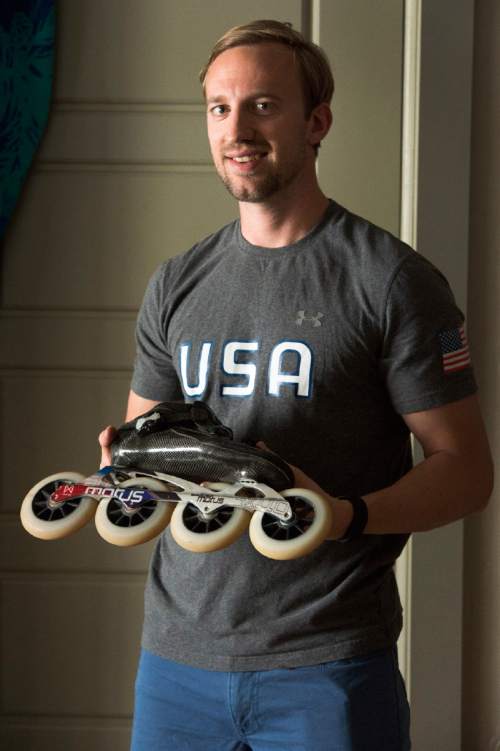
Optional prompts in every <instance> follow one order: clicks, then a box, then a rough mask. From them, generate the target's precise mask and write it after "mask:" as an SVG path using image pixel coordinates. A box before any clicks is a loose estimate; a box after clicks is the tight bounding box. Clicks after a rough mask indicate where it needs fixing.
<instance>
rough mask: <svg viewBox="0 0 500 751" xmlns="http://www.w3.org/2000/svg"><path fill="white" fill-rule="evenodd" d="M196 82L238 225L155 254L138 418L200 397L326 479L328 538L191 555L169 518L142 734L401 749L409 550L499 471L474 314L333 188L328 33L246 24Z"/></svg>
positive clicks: (485, 493) (140, 713) (136, 749)
mask: <svg viewBox="0 0 500 751" xmlns="http://www.w3.org/2000/svg"><path fill="white" fill-rule="evenodd" d="M202 82H203V85H204V93H205V98H206V103H207V124H208V135H209V141H210V146H211V151H212V156H213V159H214V163H215V166H216V168H217V171H218V173H219V175H220V177H221V179H222V180H223V182H224V184H225V185H226V187H227V189H228V190H229V191H230V192H231V194H232V195H233V196H234V197H235V198H236V199H237V201H238V204H239V222H235V223H233V224H231V225H228V226H227V227H225V228H223V229H222V230H220V231H219V232H217V233H215V234H214V235H212V236H210V237H209V238H206V239H205V240H203V241H201V242H200V243H199V244H198V245H196V246H195V247H194V248H192V249H191V250H190V251H189V252H188V253H185V254H183V255H181V256H178V257H176V258H174V259H172V260H171V261H169V262H168V263H166V264H163V265H162V266H161V267H160V269H158V271H157V272H156V273H155V274H154V276H153V278H152V280H151V282H150V284H149V286H148V289H147V291H146V296H145V300H144V303H143V306H142V308H141V312H140V315H139V319H138V325H137V358H136V364H135V370H134V377H133V381H132V389H131V392H130V397H129V404H128V411H127V419H128V420H129V419H133V418H134V417H135V416H137V415H139V414H141V413H143V412H145V411H146V410H148V409H150V408H151V407H153V406H154V405H155V404H157V403H158V402H159V401H162V400H167V399H175V398H179V399H182V398H187V399H204V400H205V401H207V402H208V403H209V404H210V406H211V407H212V408H213V409H214V411H215V413H216V414H217V415H218V417H219V418H220V419H221V420H222V422H224V423H225V424H228V425H229V426H230V427H232V428H233V430H234V432H235V437H236V438H237V439H238V440H255V439H260V440H264V441H265V442H266V444H268V445H269V446H270V447H271V448H273V449H274V450H275V451H277V452H278V453H280V454H281V455H282V456H283V458H285V459H286V460H287V461H288V462H290V463H291V464H292V465H294V472H295V479H296V485H297V486H298V487H308V488H311V489H313V490H316V491H317V492H319V493H322V494H323V495H324V496H325V497H326V498H327V499H328V500H329V502H330V503H331V506H332V511H333V527H332V540H328V541H326V542H325V543H323V545H321V546H320V547H319V548H318V549H317V550H315V551H314V552H313V553H311V554H309V555H308V556H305V557H303V558H301V559H298V560H295V561H289V562H282V561H281V562H280V561H271V560H269V559H265V558H263V557H262V556H260V555H259V554H258V553H256V551H255V550H254V549H253V548H252V547H251V545H250V544H249V542H248V540H247V539H246V537H245V536H244V537H243V538H241V539H240V540H238V541H237V542H236V543H234V544H233V545H231V546H230V547H229V548H227V549H226V550H222V551H218V552H216V553H211V554H208V555H194V554H192V553H188V552H187V551H184V550H182V549H181V548H179V547H178V546H177V545H176V544H175V543H174V542H173V540H172V539H171V536H170V534H169V533H168V532H167V533H165V534H164V535H162V538H161V539H160V541H159V543H158V545H157V548H156V550H155V553H154V555H153V559H152V565H151V571H150V577H149V581H148V586H147V592H146V615H145V623H144V634H143V653H142V657H141V663H140V667H139V673H138V678H137V684H136V690H137V694H136V712H135V719H134V733H133V741H132V743H133V745H132V748H133V751H142V749H146V748H147V749H151V748H155V749H173V750H176V751H177V750H180V749H189V751H198V749H199V750H200V751H201V750H202V749H203V751H225V750H226V749H227V750H228V751H229V750H230V749H231V750H235V749H248V748H250V749H252V751H268V750H270V749H280V750H281V749H283V750H285V749H286V751H288V750H290V751H291V750H292V749H307V751H323V750H324V751H328V750H329V749H332V750H333V749H339V750H340V749H341V750H342V751H348V750H349V751H350V750H356V751H372V750H373V751H375V750H377V751H393V750H394V751H396V749H397V750H398V751H402V750H403V749H408V748H410V740H409V712H408V703H407V700H406V695H405V692H404V686H403V684H402V681H401V676H400V674H399V671H398V668H397V662H396V656H395V643H396V640H397V637H398V635H399V632H400V629H401V607H400V604H399V599H398V595H397V590H396V585H395V579H394V574H393V564H394V561H395V560H396V558H397V556H398V555H399V554H400V552H401V550H402V549H403V547H404V544H405V542H406V540H407V537H408V534H409V533H411V532H414V531H423V530H428V529H432V528H434V527H438V526H440V525H444V524H447V523H449V522H452V521H454V520H456V519H459V518H461V517H464V516H465V515H467V514H469V513H472V512H475V511H479V510H481V509H482V508H483V507H484V506H485V505H486V503H487V500H488V498H489V495H490V493H491V488H492V465H491V458H490V453H489V448H488V443H487V439H486V436H485V433H484V428H483V423H482V419H481V416H480V412H479V408H478V403H477V399H476V396H475V392H476V386H475V382H474V378H473V374H472V369H471V364H470V358H469V354H468V348H467V344H466V339H465V333H464V329H463V317H462V315H461V313H460V311H459V310H458V309H457V308H456V305H455V302H454V300H453V296H452V294H451V291H450V289H449V287H448V285H447V282H446V280H445V279H444V278H443V277H442V275H441V274H440V273H439V272H438V271H437V270H436V269H435V268H434V267H433V266H431V264H429V263H428V262H427V261H425V259H423V258H421V257H420V256H418V255H417V254H416V253H414V252H413V251H412V250H411V249H409V248H408V247H406V246H404V245H403V244H402V243H400V242H399V241H398V240H397V239H396V238H394V237H392V236H391V235H389V234H388V233H386V232H384V231H382V230H380V229H379V228H376V227H374V226H373V225H371V224H370V223H369V222H366V221H364V220H363V219H361V218H359V217H356V216H354V215H352V214H351V213H350V212H348V211H347V210H346V209H344V208H342V207H341V206H339V205H338V204H336V203H335V202H334V201H331V200H329V199H328V198H327V197H326V196H325V195H324V194H323V192H322V191H321V189H320V187H319V185H318V182H317V179H316V171H315V158H316V154H317V150H318V148H319V146H320V143H321V141H322V139H323V138H324V137H325V136H326V135H327V133H328V130H329V128H330V125H331V111H330V106H329V102H330V99H331V96H332V93H333V81H332V78H331V73H330V71H329V67H328V64H327V62H326V60H325V58H324V55H323V54H322V53H321V51H320V50H319V49H318V48H317V47H315V46H314V45H311V44H309V43H307V42H305V41H304V40H303V38H302V37H301V36H300V35H299V34H297V33H296V32H294V31H293V30H292V29H291V28H290V27H289V26H288V25H284V24H280V23H278V22H273V21H258V22H255V23H252V24H248V25H246V26H243V27H239V28H236V29H232V30H230V31H229V32H227V34H226V35H224V37H223V38H222V39H221V40H220V41H219V42H218V43H217V45H216V46H215V48H214V50H213V52H212V55H211V57H210V59H209V62H208V64H207V66H206V68H205V69H204V71H203V72H202ZM410 433H413V434H414V435H415V436H416V438H417V439H418V440H419V442H420V443H421V444H422V446H423V450H424V454H425V460H424V461H423V462H422V463H421V464H419V465H418V466H417V467H415V468H413V469H412V468H411V458H410V445H409V436H410ZM111 437H112V431H111V429H107V430H106V431H104V432H103V433H102V434H101V437H100V441H101V445H102V446H103V453H104V460H105V461H106V452H107V450H108V446H109V442H110V440H111ZM299 467H300V469H299ZM340 496H342V497H343V499H341V498H340Z"/></svg>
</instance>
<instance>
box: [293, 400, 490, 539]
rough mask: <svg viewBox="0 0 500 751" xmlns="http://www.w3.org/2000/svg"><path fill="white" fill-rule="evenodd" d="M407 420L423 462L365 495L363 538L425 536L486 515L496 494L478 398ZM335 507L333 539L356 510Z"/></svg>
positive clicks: (299, 478) (305, 481)
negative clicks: (470, 516) (478, 514)
mask: <svg viewBox="0 0 500 751" xmlns="http://www.w3.org/2000/svg"><path fill="white" fill-rule="evenodd" d="M403 419H404V420H405V422H406V424H407V425H408V427H409V429H410V431H411V432H412V433H413V435H414V436H415V438H416V439H417V440H418V442H419V443H420V444H421V446H422V449H423V452H424V457H425V458H424V460H423V461H422V462H421V463H420V464H417V465H416V466H415V467H414V468H413V469H411V470H410V471H409V472H408V473H407V474H406V475H404V476H403V477H402V478H401V479H400V480H398V481H397V482H395V483H394V484H393V485H391V486H390V487H387V488H383V489H382V490H377V491H375V492H373V493H367V494H366V495H363V499H364V501H365V503H366V505H367V508H368V522H367V525H366V527H365V534H394V533H408V532H423V531H426V530H430V529H434V528H435V527H441V526H443V525H445V524H449V523H450V522H454V521H456V520H458V519H461V518H463V517H465V516H467V515H468V514H471V513H474V512H477V511H481V510H483V509H484V508H485V507H486V505H487V503H488V500H489V497H490V495H491V492H492V489H493V462H492V458H491V453H490V448H489V444H488V439H487V436H486V431H485V428H484V423H483V419H482V416H481V412H480V409H479V403H478V400H477V397H476V396H469V397H466V398H465V399H461V400H460V401H456V402H453V403H451V404H448V405H446V406H443V407H436V408H435V409H429V410H424V411H422V412H414V413H412V414H407V415H403ZM294 471H295V475H296V476H295V480H296V483H297V485H298V486H300V487H304V485H305V486H306V487H309V488H311V489H313V490H316V491H318V490H320V489H319V488H318V486H317V484H316V483H315V482H314V481H312V480H311V479H310V478H308V477H307V475H305V474H304V473H303V472H301V471H300V470H298V469H296V468H294ZM321 492H322V494H323V495H327V494H326V493H325V492H324V491H321ZM328 497H330V496H328ZM332 503H333V511H334V524H333V530H332V538H333V539H335V538H337V537H342V536H343V534H344V532H345V530H346V529H347V527H348V525H349V523H350V521H351V518H352V506H351V504H350V503H349V501H339V500H337V499H335V498H332Z"/></svg>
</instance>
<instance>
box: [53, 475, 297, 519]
mask: <svg viewBox="0 0 500 751" xmlns="http://www.w3.org/2000/svg"><path fill="white" fill-rule="evenodd" d="M144 477H149V478H153V479H155V480H159V481H160V482H163V483H165V484H167V485H168V486H169V488H168V489H166V490H164V491H163V490H150V489H146V488H141V487H140V481H141V478H144ZM135 478H137V485H138V487H133V486H132V487H130V486H129V487H125V488H124V487H120V485H121V483H122V482H123V481H124V480H130V479H135ZM213 484H214V485H220V486H221V490H220V491H214V490H212V491H211V489H210V484H207V486H204V485H198V484H197V483H195V482H191V481H190V480H184V479H183V478H180V477H175V476H174V475H168V474H164V473H163V472H144V471H138V470H133V469H131V470H125V469H123V468H122V467H112V466H111V467H104V468H103V469H101V470H100V471H99V472H97V473H95V474H93V475H91V476H90V477H87V478H86V479H85V480H84V481H83V482H82V483H70V482H68V483H62V484H61V485H60V486H59V487H58V488H57V490H55V491H54V493H52V495H51V496H50V500H49V506H50V507H52V508H57V506H58V505H60V504H62V503H65V502H66V501H68V500H70V499H75V498H82V497H84V496H87V497H91V498H95V499H96V500H110V499H115V500H116V501H118V502H119V503H120V504H121V505H122V507H123V510H124V511H125V512H127V513H130V514H133V513H134V512H135V511H137V509H138V508H139V507H140V506H141V505H142V504H144V503H145V502H148V501H164V502H165V501H166V502H171V503H179V502H184V503H191V504H192V505H193V506H196V508H197V509H199V511H201V513H202V514H203V516H204V517H206V518H210V517H211V516H213V515H215V514H216V513H217V511H219V509H220V508H221V507H222V506H231V507H234V508H242V509H245V511H249V512H254V511H261V512H263V513H266V514H271V515H272V516H274V517H275V518H277V519H279V520H280V521H282V522H289V521H290V520H291V519H292V517H293V512H292V508H291V506H290V504H289V503H288V501H287V500H286V499H285V498H283V496H281V495H280V494H279V493H278V492H277V491H275V490H273V489H272V488H270V487H269V486H268V485H265V484H264V483H260V482H257V481H255V480H250V479H246V478H241V479H240V480H239V481H237V482H233V483H213ZM239 493H241V495H238V494H239ZM246 494H248V495H246ZM259 494H261V495H259Z"/></svg>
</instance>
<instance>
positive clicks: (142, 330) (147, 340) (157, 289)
mask: <svg viewBox="0 0 500 751" xmlns="http://www.w3.org/2000/svg"><path fill="white" fill-rule="evenodd" d="M167 272H168V265H167V264H162V266H160V267H159V268H158V269H157V270H156V272H155V273H154V274H153V276H152V277H151V279H150V281H149V283H148V286H147V288H146V292H145V294H144V299H143V301H142V305H141V308H140V310H139V314H138V317H137V323H136V331H135V338H136V355H135V362H134V372H133V375H132V382H131V388H132V390H133V391H134V392H135V393H136V394H138V395H139V396H142V397H144V398H145V399H153V400H155V401H168V400H179V399H180V400H183V395H182V390H181V387H180V384H179V380H178V377H177V373H176V371H175V368H174V365H173V362H172V357H171V355H170V353H169V351H168V345H167V331H166V323H165V290H166V287H167V276H168V273H167Z"/></svg>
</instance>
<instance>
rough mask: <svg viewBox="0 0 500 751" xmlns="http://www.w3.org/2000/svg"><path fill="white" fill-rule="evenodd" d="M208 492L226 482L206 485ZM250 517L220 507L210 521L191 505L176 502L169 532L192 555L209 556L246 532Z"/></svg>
mask: <svg viewBox="0 0 500 751" xmlns="http://www.w3.org/2000/svg"><path fill="white" fill-rule="evenodd" d="M207 487H210V489H211V490H214V491H219V490H224V488H226V487H229V486H228V484H227V483H207ZM249 523H250V514H249V512H248V511H245V509H242V508H235V507H234V506H221V507H220V509H219V510H218V511H217V513H216V514H215V515H214V516H212V517H211V518H210V519H204V518H203V515H202V513H201V511H199V509H197V508H196V506H194V505H193V504H191V503H184V502H181V503H178V504H177V505H176V507H175V509H174V513H173V514H172V521H171V523H170V531H171V532H172V537H173V538H174V540H175V541H176V543H177V544H178V545H180V546H181V548H185V550H190V551H191V552H192V553H212V552H213V551H215V550H222V549H223V548H227V547H228V545H231V543H233V542H234V541H235V540H237V539H238V537H241V535H242V534H243V532H245V530H247V529H248V525H249Z"/></svg>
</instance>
